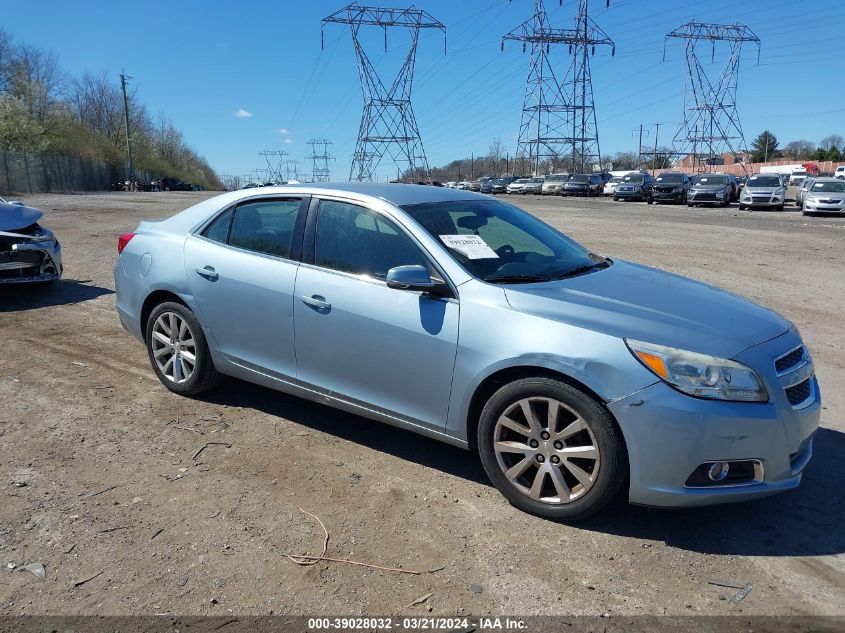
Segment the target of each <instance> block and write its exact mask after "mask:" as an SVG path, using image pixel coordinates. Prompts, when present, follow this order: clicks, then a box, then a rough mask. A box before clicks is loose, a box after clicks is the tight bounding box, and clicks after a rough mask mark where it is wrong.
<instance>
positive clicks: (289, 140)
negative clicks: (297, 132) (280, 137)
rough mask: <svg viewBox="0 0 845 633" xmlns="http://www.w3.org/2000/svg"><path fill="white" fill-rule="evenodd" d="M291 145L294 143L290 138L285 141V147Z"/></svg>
mask: <svg viewBox="0 0 845 633" xmlns="http://www.w3.org/2000/svg"><path fill="white" fill-rule="evenodd" d="M291 143H293V139H289V138H286V139H285V145H290V144H291Z"/></svg>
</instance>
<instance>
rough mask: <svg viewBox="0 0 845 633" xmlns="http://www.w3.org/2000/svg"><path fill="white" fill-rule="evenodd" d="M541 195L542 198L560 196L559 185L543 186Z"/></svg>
mask: <svg viewBox="0 0 845 633" xmlns="http://www.w3.org/2000/svg"><path fill="white" fill-rule="evenodd" d="M541 193H542V194H543V195H544V196H559V195H560V185H547V186H543V189H542V190H541Z"/></svg>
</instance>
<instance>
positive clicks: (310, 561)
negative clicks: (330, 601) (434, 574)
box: [285, 508, 420, 576]
mask: <svg viewBox="0 0 845 633" xmlns="http://www.w3.org/2000/svg"><path fill="white" fill-rule="evenodd" d="M299 511H300V512H302V513H303V514H307V515H308V516H310V517H311V518H313V519H314V520H315V521H317V523H319V524H320V527H321V528H323V533H324V534H325V536H324V538H323V552H322V554H320V555H319V556H310V555H308V554H296V555H292V554H285V556H286V557H288V558H289V559H291V560H292V561H293V562H294V563H296V564H297V565H301V566H303V567H309V566H311V565H316V564H317V562H319V561H321V560H324V561H329V562H332V563H347V564H348V565H359V566H361V567H369V568H370V569H380V570H382V571H391V572H396V573H398V574H414V575H416V576H419V575H420V572H418V571H415V570H413V569H398V568H396V567H382V566H381V565H373V564H372V563H364V562H361V561H357V560H349V559H347V558H331V557H329V556H326V552H327V551H328V549H329V531H328V530H327V529H326V526H325V525H324V524H323V522H322V521H321V520H320V517H318V516H317V515H315V514H311V513H310V512H306V511H305V510H303V509H302V508H299Z"/></svg>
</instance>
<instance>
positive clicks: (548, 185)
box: [541, 174, 569, 196]
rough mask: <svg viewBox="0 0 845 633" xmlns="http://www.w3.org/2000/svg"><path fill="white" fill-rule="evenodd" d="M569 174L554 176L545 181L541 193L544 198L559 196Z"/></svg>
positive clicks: (547, 177)
mask: <svg viewBox="0 0 845 633" xmlns="http://www.w3.org/2000/svg"><path fill="white" fill-rule="evenodd" d="M567 178H569V174H552V175H551V176H546V178H545V180H543V186H542V188H541V193H542V194H543V195H544V196H559V195H560V192H561V190H562V189H563V185H564V183H565V182H566V180H567Z"/></svg>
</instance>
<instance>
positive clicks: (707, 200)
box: [687, 191, 730, 205]
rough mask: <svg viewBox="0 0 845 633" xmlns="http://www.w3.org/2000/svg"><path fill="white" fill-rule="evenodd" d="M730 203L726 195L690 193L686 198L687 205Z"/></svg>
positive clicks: (707, 192) (705, 192)
mask: <svg viewBox="0 0 845 633" xmlns="http://www.w3.org/2000/svg"><path fill="white" fill-rule="evenodd" d="M728 202H730V196H729V195H728V194H717V193H712V192H709V191H704V192H695V191H691V192H690V194H689V196H688V197H687V203H688V204H716V205H719V204H727V203H728Z"/></svg>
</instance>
